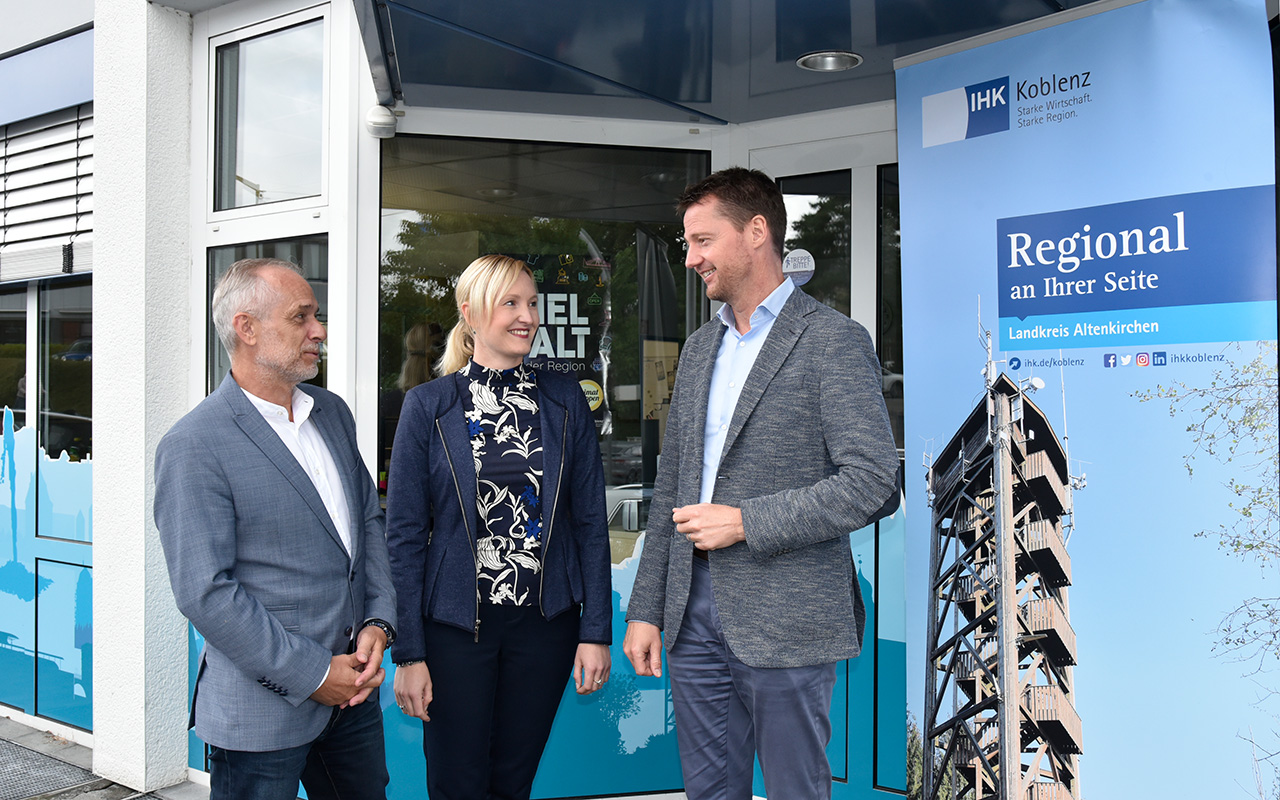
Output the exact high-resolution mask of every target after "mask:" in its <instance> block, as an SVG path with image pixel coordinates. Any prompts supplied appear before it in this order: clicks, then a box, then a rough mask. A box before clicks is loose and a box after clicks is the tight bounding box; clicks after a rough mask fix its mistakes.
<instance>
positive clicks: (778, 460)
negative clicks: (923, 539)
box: [627, 289, 898, 667]
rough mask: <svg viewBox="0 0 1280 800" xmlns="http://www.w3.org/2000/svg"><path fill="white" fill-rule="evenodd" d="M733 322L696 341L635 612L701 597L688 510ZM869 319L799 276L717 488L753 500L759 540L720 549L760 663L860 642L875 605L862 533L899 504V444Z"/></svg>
mask: <svg viewBox="0 0 1280 800" xmlns="http://www.w3.org/2000/svg"><path fill="white" fill-rule="evenodd" d="M723 333H724V326H723V325H722V324H721V323H720V321H719V320H715V319H713V320H711V321H710V322H708V323H707V324H706V325H703V326H702V327H701V328H699V329H698V330H697V331H696V332H695V333H694V334H693V335H692V336H690V337H689V339H688V341H687V342H686V343H685V347H684V351H683V352H682V353H681V354H680V367H679V371H678V372H677V373H676V384H675V394H674V396H673V397H672V401H671V411H670V415H669V416H668V418H667V430H666V434H665V437H664V439H663V444H662V458H661V459H660V464H659V469H658V476H657V481H656V483H655V486H654V493H653V505H652V507H651V509H650V512H649V528H648V531H647V532H646V534H645V538H644V551H643V554H642V555H641V558H640V567H639V571H638V574H637V576H636V581H635V586H634V588H633V590H632V593H631V602H630V604H629V605H628V608H627V620H628V621H631V620H638V621H643V622H649V623H652V624H654V625H657V626H659V627H660V628H662V629H663V630H664V631H665V639H666V647H667V649H668V650H669V649H670V648H671V647H672V645H673V644H675V641H676V637H677V636H679V634H680V624H681V621H682V620H683V618H684V611H685V605H686V603H687V602H688V598H689V579H690V570H691V568H692V563H691V559H692V558H693V545H691V544H690V543H689V541H688V540H687V539H686V538H685V537H684V536H682V535H680V534H679V533H677V532H676V531H675V525H674V523H673V522H672V520H671V511H672V509H673V508H676V507H679V506H684V505H690V504H693V503H697V502H698V497H699V493H700V490H701V483H702V450H703V427H704V424H705V422H706V416H707V393H708V391H709V390H710V385H711V373H712V370H713V368H714V366H715V358H716V353H717V351H718V349H719V347H720V341H721V338H722V336H723ZM880 386H881V375H880V364H879V362H878V361H877V360H876V356H875V351H874V350H873V349H872V346H871V339H870V337H869V336H868V335H867V332H866V330H865V329H863V327H862V326H861V325H859V324H857V323H856V322H853V321H852V320H850V319H849V318H848V317H846V316H844V315H843V314H840V313H839V312H837V311H835V310H833V309H831V308H828V307H827V306H825V305H823V304H821V303H819V302H817V301H816V300H814V299H812V298H811V297H809V296H808V295H806V294H805V293H804V292H802V291H800V290H799V289H797V290H796V291H794V292H792V294H791V296H790V297H789V298H788V299H787V302H786V303H785V304H784V305H783V307H782V312H781V313H780V314H779V315H778V318H777V320H775V321H774V324H773V328H772V330H770V331H769V335H768V338H767V339H766V340H765V343H764V346H763V348H762V349H761V351H760V355H759V356H758V357H757V358H756V362H755V365H754V366H753V367H752V369H751V372H750V374H749V375H748V377H747V381H746V383H745V385H744V386H743V387H742V394H741V395H740V396H739V399H738V404H737V406H736V407H735V409H734V412H733V419H732V421H731V423H730V425H729V430H728V434H727V436H726V438H725V443H724V450H723V453H722V455H721V459H720V469H719V473H718V475H717V478H716V485H715V490H714V493H713V495H712V499H711V502H713V503H721V504H724V505H730V506H737V507H740V508H741V509H742V524H743V528H744V529H745V532H746V541H745V542H739V543H738V544H735V545H733V546H732V547H728V548H725V549H723V550H714V551H712V552H711V553H709V556H710V564H711V579H712V586H713V589H714V592H715V599H716V605H717V608H718V610H719V614H720V622H721V625H722V626H723V628H724V634H725V638H726V640H727V641H728V643H729V647H730V648H731V649H732V650H733V653H734V655H736V656H737V657H738V658H739V659H741V660H742V661H743V662H745V663H747V664H749V665H751V666H755V667H798V666H809V665H813V664H825V663H832V662H835V661H840V660H842V659H845V658H852V657H853V656H856V655H857V654H858V652H859V649H860V647H861V639H862V630H863V626H864V624H865V618H866V612H865V608H864V606H863V602H862V596H861V592H860V591H859V589H858V582H857V579H856V573H855V570H854V566H853V557H852V552H851V550H850V547H849V536H848V534H849V533H850V532H852V531H855V530H857V529H859V528H862V527H864V526H866V525H869V524H870V523H872V522H874V521H876V520H877V519H879V518H881V517H883V516H885V515H886V514H888V513H890V512H892V511H893V509H894V508H895V507H896V505H897V501H898V454H897V450H896V448H895V446H894V442H893V435H892V433H891V431H890V428H889V417H888V414H887V413H886V411H885V407H884V400H883V398H882V397H881V390H880Z"/></svg>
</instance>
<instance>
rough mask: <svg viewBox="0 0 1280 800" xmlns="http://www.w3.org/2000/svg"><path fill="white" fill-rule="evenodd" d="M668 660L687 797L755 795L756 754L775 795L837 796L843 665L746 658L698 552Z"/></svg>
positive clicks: (788, 798) (813, 799) (774, 799)
mask: <svg viewBox="0 0 1280 800" xmlns="http://www.w3.org/2000/svg"><path fill="white" fill-rule="evenodd" d="M667 664H668V665H669V667H670V671H671V696H672V699H673V700H674V704H675V717H676V739H677V741H678V743H679V746H680V765H681V768H682V770H683V772H684V789H685V793H686V794H688V796H689V800H750V798H751V796H752V793H751V782H752V774H753V762H754V758H753V757H754V756H755V755H759V757H760V769H761V772H763V773H764V785H765V791H766V792H767V794H768V796H769V800H793V798H794V799H795V800H801V799H802V800H828V799H829V798H830V797H831V764H830V763H829V762H828V761H827V743H828V742H830V741H831V694H832V690H833V689H834V688H835V683H836V669H835V664H818V665H815V666H810V667H791V668H784V669H768V668H761V667H751V666H748V665H746V664H744V663H742V662H741V661H739V660H738V659H737V658H736V657H734V655H733V653H732V652H730V650H729V645H728V643H726V642H725V639H724V632H723V631H722V630H721V629H720V616H719V614H718V613H717V611H716V601H715V597H714V595H712V592H711V570H710V565H709V564H708V563H707V562H706V561H703V560H702V559H699V558H695V559H694V560H693V581H692V584H691V585H690V590H689V604H688V606H686V608H685V617H684V622H683V624H682V626H681V628H680V636H679V638H678V639H676V643H675V645H674V646H673V647H672V648H671V651H670V652H669V653H668V654H667Z"/></svg>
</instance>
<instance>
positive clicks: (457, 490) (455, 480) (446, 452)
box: [428, 418, 480, 642]
mask: <svg viewBox="0 0 1280 800" xmlns="http://www.w3.org/2000/svg"><path fill="white" fill-rule="evenodd" d="M436 433H438V434H440V444H441V445H443V446H444V458H445V461H448V462H449V474H450V475H452V476H453V490H454V492H455V493H456V494H457V495H458V507H459V508H461V509H462V525H463V527H465V528H466V529H467V544H468V545H470V546H471V563H472V565H473V566H474V567H475V570H474V571H473V572H472V575H473V577H474V578H475V582H476V593H475V600H476V604H475V609H476V626H475V628H474V629H473V630H474V632H475V641H477V642H479V641H480V557H479V556H477V555H476V543H475V540H474V539H472V538H471V525H469V524H468V523H467V504H466V503H464V502H463V501H462V487H461V486H459V485H458V471H457V470H456V469H454V466H453V456H451V455H449V443H448V442H446V441H445V439H444V429H443V428H441V427H440V420H439V418H437V419H436ZM479 480H480V478H479V477H477V478H476V481H477V486H476V492H477V496H478V493H479ZM428 542H430V537H428Z"/></svg>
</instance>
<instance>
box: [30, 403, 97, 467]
mask: <svg viewBox="0 0 1280 800" xmlns="http://www.w3.org/2000/svg"><path fill="white" fill-rule="evenodd" d="M40 418H41V424H42V426H43V430H42V431H41V436H40V445H41V447H43V448H44V451H45V453H46V454H47V455H48V456H49V458H58V457H60V456H61V455H62V453H63V452H65V453H66V454H67V457H68V458H69V459H70V460H71V461H79V460H80V459H82V458H84V457H85V456H87V455H89V454H90V453H91V452H93V418H92V417H85V416H81V415H79V414H59V413H58V412H56V411H41V412H40Z"/></svg>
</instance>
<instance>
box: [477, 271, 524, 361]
mask: <svg viewBox="0 0 1280 800" xmlns="http://www.w3.org/2000/svg"><path fill="white" fill-rule="evenodd" d="M474 311H475V310H473V309H472V308H471V305H470V304H469V303H463V304H462V315H463V317H465V318H466V320H467V322H468V324H470V325H471V327H473V328H475V331H476V347H475V354H474V355H473V356H472V357H473V358H474V359H475V362H476V363H477V364H479V365H481V366H484V367H489V368H490V369H511V368H512V367H517V366H519V365H520V362H522V361H524V357H525V356H527V355H529V350H530V349H532V347H533V335H534V334H535V333H537V331H538V287H537V286H535V285H534V283H533V278H531V277H529V275H528V273H526V272H523V271H522V272H521V273H520V274H519V275H518V276H517V277H516V279H515V282H514V283H512V284H511V286H509V287H507V290H506V291H505V292H503V293H502V294H501V295H499V296H498V302H497V304H496V305H495V306H494V307H493V308H491V309H489V313H488V314H487V315H482V314H477V313H474ZM485 316H487V317H488V318H487V319H485Z"/></svg>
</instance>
